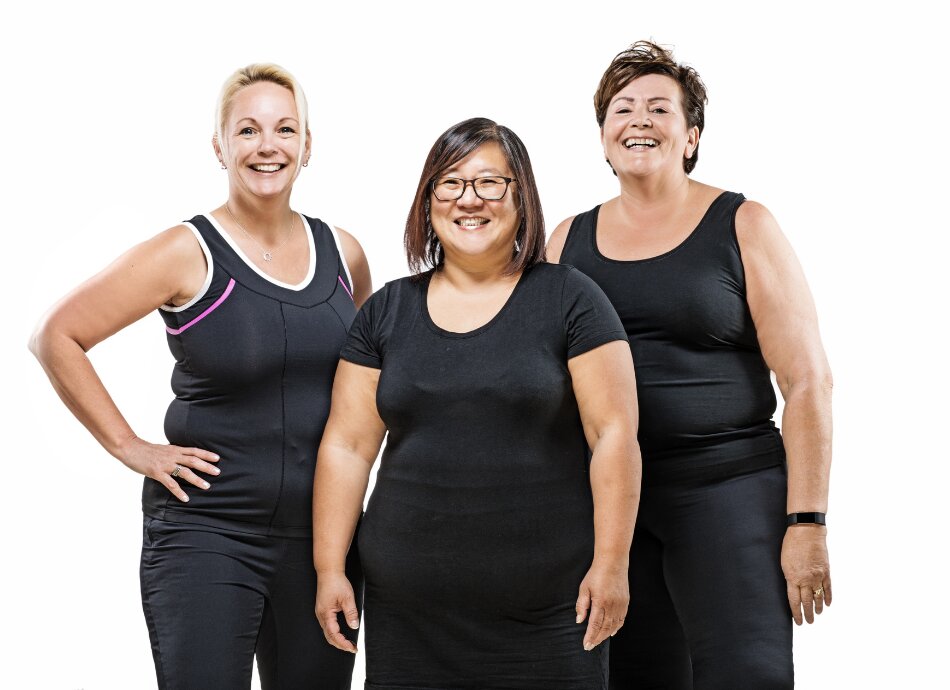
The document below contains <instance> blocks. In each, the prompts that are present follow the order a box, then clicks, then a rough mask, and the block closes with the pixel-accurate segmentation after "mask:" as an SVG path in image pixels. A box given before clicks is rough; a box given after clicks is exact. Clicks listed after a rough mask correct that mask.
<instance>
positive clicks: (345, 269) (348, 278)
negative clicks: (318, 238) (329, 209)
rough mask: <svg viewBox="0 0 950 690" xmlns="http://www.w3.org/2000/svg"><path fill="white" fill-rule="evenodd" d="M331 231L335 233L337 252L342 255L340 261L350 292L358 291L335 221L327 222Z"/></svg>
mask: <svg viewBox="0 0 950 690" xmlns="http://www.w3.org/2000/svg"><path fill="white" fill-rule="evenodd" d="M323 222H324V223H327V221H323ZM327 227H328V228H330V232H332V233H333V242H334V244H336V253H337V254H339V255H340V263H341V264H343V272H344V273H346V281H347V282H348V283H349V284H350V292H352V293H354V294H355V293H356V286H355V285H354V284H353V276H352V274H351V273H350V265H349V264H348V263H346V254H344V253H343V247H342V245H340V234H339V233H338V232H337V227H336V226H335V225H334V224H333V223H327Z"/></svg>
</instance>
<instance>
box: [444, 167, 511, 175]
mask: <svg viewBox="0 0 950 690" xmlns="http://www.w3.org/2000/svg"><path fill="white" fill-rule="evenodd" d="M482 175H488V176H490V177H508V176H507V175H505V174H504V173H503V172H501V171H500V170H498V169H497V168H482V169H481V170H479V171H478V172H477V173H476V174H475V176H476V177H479V176H482ZM439 177H458V173H457V172H456V170H455V168H450V169H448V170H446V171H445V172H444V173H442V174H441V175H439Z"/></svg>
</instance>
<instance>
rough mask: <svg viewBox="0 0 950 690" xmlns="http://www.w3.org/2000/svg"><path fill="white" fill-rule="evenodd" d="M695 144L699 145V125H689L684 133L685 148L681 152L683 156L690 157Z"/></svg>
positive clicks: (694, 149)
mask: <svg viewBox="0 0 950 690" xmlns="http://www.w3.org/2000/svg"><path fill="white" fill-rule="evenodd" d="M697 146H699V127H690V128H689V131H688V132H687V133H686V150H685V151H684V152H683V158H692V157H693V153H694V152H695V151H696V147H697Z"/></svg>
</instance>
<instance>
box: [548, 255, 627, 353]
mask: <svg viewBox="0 0 950 690" xmlns="http://www.w3.org/2000/svg"><path fill="white" fill-rule="evenodd" d="M561 310H562V314H563V316H564V329H565V332H566V334H567V358H568V359H571V358H572V357H577V355H582V354H584V353H585V352H588V351H590V350H593V349H594V348H595V347H600V346H601V345H604V344H606V343H609V342H612V341H614V340H623V341H625V342H626V341H627V332H626V331H625V330H624V327H623V324H622V323H621V322H620V317H619V316H617V311H616V310H615V309H614V307H613V305H612V304H611V303H610V300H609V299H607V295H605V294H604V291H603V290H601V289H600V287H599V286H598V285H597V283H595V282H594V281H593V280H591V279H590V278H588V277H587V276H586V275H584V274H583V273H581V272H580V271H578V270H577V269H576V268H570V270H569V271H568V273H567V275H566V276H565V278H564V284H563V286H562V288H561Z"/></svg>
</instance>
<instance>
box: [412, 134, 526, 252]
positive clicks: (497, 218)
mask: <svg viewBox="0 0 950 690" xmlns="http://www.w3.org/2000/svg"><path fill="white" fill-rule="evenodd" d="M492 175H496V176H501V177H514V175H513V174H512V172H511V168H510V166H509V165H508V160H507V159H506V158H505V154H504V151H502V148H501V146H499V145H498V144H497V143H495V142H490V143H487V144H483V145H482V146H479V147H478V148H477V149H475V150H474V151H472V153H470V154H469V155H468V156H466V157H465V158H463V159H462V160H461V161H459V162H458V163H456V164H455V165H453V166H452V167H451V168H449V169H448V170H443V171H442V172H441V173H440V174H439V175H438V177H436V182H438V181H439V180H442V179H443V178H446V177H454V178H460V179H463V180H472V179H475V178H477V177H486V176H492ZM517 184H518V183H517V182H512V183H511V185H509V187H508V192H507V193H506V194H505V196H504V197H503V198H501V199H499V200H497V201H485V200H484V199H481V198H479V197H478V196H477V195H476V194H475V190H474V189H473V186H472V185H471V184H468V185H466V186H465V193H464V194H462V196H461V197H460V198H458V199H456V200H455V201H440V200H439V199H437V198H436V197H435V195H434V194H432V193H431V192H430V193H429V204H430V207H429V209H430V210H429V215H430V222H431V223H432V229H433V230H434V231H435V234H436V236H437V237H438V238H439V242H440V243H441V244H442V249H443V251H444V252H445V261H446V263H450V262H465V263H468V264H471V263H472V262H473V261H474V262H476V263H479V264H484V265H486V266H488V265H493V264H496V263H498V264H500V265H502V266H504V265H507V263H508V262H509V261H511V257H512V253H513V252H514V245H515V236H516V233H517V231H518V225H519V223H520V221H521V216H520V212H519V209H518V196H517V194H518V193H517V190H516V187H517Z"/></svg>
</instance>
